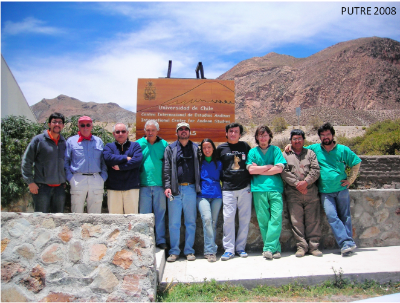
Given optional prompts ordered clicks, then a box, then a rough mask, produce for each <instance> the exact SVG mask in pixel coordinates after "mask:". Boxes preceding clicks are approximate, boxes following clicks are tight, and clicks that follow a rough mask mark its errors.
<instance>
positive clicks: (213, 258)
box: [205, 254, 217, 262]
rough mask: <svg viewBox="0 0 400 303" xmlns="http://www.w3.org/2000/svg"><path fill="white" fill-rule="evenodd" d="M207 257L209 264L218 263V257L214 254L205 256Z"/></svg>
mask: <svg viewBox="0 0 400 303" xmlns="http://www.w3.org/2000/svg"><path fill="white" fill-rule="evenodd" d="M205 257H206V259H207V260H208V262H216V261H217V256H216V255H214V254H210V255H205Z"/></svg>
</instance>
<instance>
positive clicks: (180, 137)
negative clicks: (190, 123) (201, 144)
mask: <svg viewBox="0 0 400 303" xmlns="http://www.w3.org/2000/svg"><path fill="white" fill-rule="evenodd" d="M189 138H190V133H189V134H188V136H187V137H186V138H183V137H182V136H178V139H179V140H180V139H183V140H186V139H189Z"/></svg>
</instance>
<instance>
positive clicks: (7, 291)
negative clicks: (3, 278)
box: [1, 285, 28, 302]
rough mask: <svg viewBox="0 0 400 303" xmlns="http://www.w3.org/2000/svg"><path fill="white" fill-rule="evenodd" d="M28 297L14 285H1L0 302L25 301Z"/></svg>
mask: <svg viewBox="0 0 400 303" xmlns="http://www.w3.org/2000/svg"><path fill="white" fill-rule="evenodd" d="M27 301H28V299H27V297H25V295H24V294H23V293H22V291H21V290H20V289H19V288H18V287H16V286H15V285H14V286H11V287H3V286H2V287H1V302H27Z"/></svg>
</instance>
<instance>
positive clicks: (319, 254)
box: [309, 249, 322, 257]
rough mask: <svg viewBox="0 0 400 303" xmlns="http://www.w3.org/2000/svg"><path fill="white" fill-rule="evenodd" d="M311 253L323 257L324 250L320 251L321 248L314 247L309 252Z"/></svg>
mask: <svg viewBox="0 0 400 303" xmlns="http://www.w3.org/2000/svg"><path fill="white" fill-rule="evenodd" d="M309 253H310V255H313V256H314V257H322V251H320V250H319V249H314V250H312V251H310V252H309Z"/></svg>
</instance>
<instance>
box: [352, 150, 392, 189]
mask: <svg viewBox="0 0 400 303" xmlns="http://www.w3.org/2000/svg"><path fill="white" fill-rule="evenodd" d="M360 158H361V160H362V162H361V166H360V173H359V177H358V178H357V180H356V183H355V185H356V187H357V188H358V189H361V188H397V189H400V156H360Z"/></svg>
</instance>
